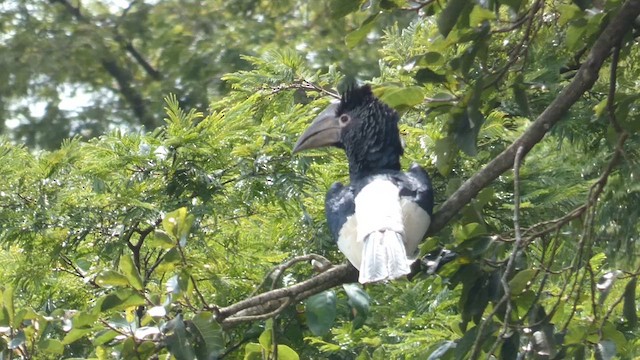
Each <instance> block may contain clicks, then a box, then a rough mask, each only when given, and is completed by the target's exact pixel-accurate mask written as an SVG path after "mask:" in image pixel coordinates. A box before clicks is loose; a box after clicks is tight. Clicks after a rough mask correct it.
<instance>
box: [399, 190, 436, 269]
mask: <svg viewBox="0 0 640 360" xmlns="http://www.w3.org/2000/svg"><path fill="white" fill-rule="evenodd" d="M400 203H401V204H402V223H403V224H404V233H405V238H404V239H405V240H404V243H405V244H404V246H405V248H406V249H407V257H408V258H409V259H410V260H415V259H416V258H417V257H418V245H420V242H421V241H422V237H423V236H424V234H426V233H427V230H428V229H429V225H430V224H431V217H430V216H429V214H428V213H427V212H426V211H424V209H422V208H421V207H420V205H418V204H416V203H415V202H413V201H411V200H409V199H406V198H401V200H400Z"/></svg>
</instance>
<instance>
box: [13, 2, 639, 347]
mask: <svg viewBox="0 0 640 360" xmlns="http://www.w3.org/2000/svg"><path fill="white" fill-rule="evenodd" d="M81 5H82V6H80V3H78V4H76V3H74V2H67V1H65V0H52V1H49V2H46V1H22V0H18V1H14V2H12V3H10V4H2V5H0V6H2V8H1V9H2V11H1V12H0V24H2V25H0V26H1V27H0V29H1V31H2V32H3V35H2V37H1V38H0V46H2V48H3V51H2V52H1V53H0V62H1V63H2V65H0V66H1V67H2V68H3V69H6V71H4V72H2V73H0V76H2V77H4V78H3V79H2V81H0V94H2V95H1V96H2V99H1V100H2V101H0V113H1V114H2V118H3V119H5V132H6V136H5V138H4V139H3V140H2V141H1V142H0V159H1V160H2V161H0V172H1V173H2V174H3V181H2V183H0V243H1V244H2V246H3V252H2V253H0V264H1V265H0V285H1V293H2V296H0V305H1V307H0V310H1V311H0V353H1V354H2V357H3V358H38V359H41V358H52V359H53V358H61V357H64V358H98V359H107V358H125V359H129V358H137V359H147V358H170V357H171V356H173V357H175V358H176V359H194V358H197V359H210V358H214V359H217V358H224V359H242V358H244V359H273V358H279V359H298V358H301V359H326V358H328V359H425V358H429V359H441V358H442V359H463V358H474V359H475V358H480V357H482V358H486V357H489V356H491V355H493V356H495V357H496V358H501V359H515V358H545V359H560V358H577V359H580V358H586V357H590V358H597V359H611V358H614V357H615V358H621V359H632V358H635V357H637V356H640V350H638V349H639V348H640V337H639V335H640V333H639V331H640V330H639V329H638V317H637V311H638V309H637V300H638V299H637V297H638V295H637V278H638V275H639V274H640V262H639V261H638V259H637V256H636V255H637V253H638V248H637V246H636V243H637V240H638V239H637V237H638V233H639V230H640V229H639V225H638V221H637V219H638V217H639V216H638V212H639V211H640V210H639V209H638V206H637V204H638V203H639V202H640V196H639V194H640V193H639V191H640V187H639V186H638V184H637V181H636V179H637V178H638V177H639V176H640V167H639V166H638V161H639V159H640V152H639V150H638V148H639V147H638V145H639V143H640V139H639V137H638V130H639V129H640V112H639V110H638V101H639V98H640V95H638V94H639V89H638V86H639V85H638V79H639V78H640V65H638V64H640V50H639V48H638V46H637V45H638V44H637V38H636V36H637V32H638V28H637V27H636V28H632V26H631V22H629V23H628V24H627V26H626V27H624V28H623V27H621V28H623V29H625V31H624V33H619V34H618V36H619V37H620V39H621V40H620V41H619V42H617V41H616V42H615V43H609V47H608V48H607V51H606V53H605V54H604V55H605V56H606V57H607V60H606V62H605V63H604V65H603V66H602V69H600V67H599V65H597V66H595V67H594V66H590V64H592V62H590V59H592V58H594V57H596V56H597V54H595V55H594V54H593V53H592V48H598V46H602V44H605V45H606V44H607V41H613V40H612V39H613V38H614V37H613V36H612V37H605V36H603V35H602V34H603V33H604V34H608V33H607V31H609V30H608V29H610V28H611V27H612V26H614V25H615V26H622V25H620V24H623V22H622V21H619V18H620V16H621V15H625V11H626V12H629V13H631V14H633V13H632V11H637V12H636V13H635V15H634V16H633V18H635V17H636V16H637V15H638V13H640V3H639V2H638V1H633V0H629V1H626V2H624V1H614V0H612V1H606V2H601V1H593V2H591V1H584V0H583V1H561V0H547V1H544V0H530V1H528V0H508V1H507V0H504V1H497V0H496V1H466V0H448V1H429V0H425V1H422V2H413V1H402V0H393V1H385V0H382V1H371V2H362V1H331V2H329V3H328V4H324V3H322V2H303V1H293V0H291V1H278V2H266V1H264V2H254V1H238V2H232V3H230V4H227V3H226V2H223V1H203V2H197V1H196V2H193V3H191V2H187V3H183V2H180V1H163V2H158V3H157V4H156V3H154V2H144V1H133V2H131V3H130V4H129V5H128V7H126V8H123V9H118V8H117V7H115V6H112V5H106V4H103V3H101V2H99V1H88V2H86V4H85V3H84V2H83V3H81ZM620 9H623V10H622V11H621V10H620ZM620 31H621V30H620ZM614 33H615V32H614ZM603 38H604V39H603ZM609 49H611V50H610V51H609ZM143 54H144V55H143ZM584 74H591V75H593V76H597V75H598V74H599V78H598V80H597V81H595V83H594V85H593V86H590V88H589V90H588V91H587V92H585V93H584V94H582V93H580V94H577V96H576V99H577V101H576V102H575V104H573V106H572V107H571V109H570V110H569V111H568V112H566V113H560V114H559V115H558V118H555V119H552V122H550V123H549V124H550V128H549V129H547V130H549V132H548V133H547V135H546V136H545V137H544V138H543V139H541V140H535V139H534V140H531V139H532V136H530V132H529V129H531V128H533V127H534V126H535V125H536V124H537V123H536V119H542V118H544V116H546V115H545V114H547V113H548V112H549V110H548V108H549V107H550V106H549V105H550V104H556V102H562V101H564V102H565V104H567V103H568V104H569V105H572V103H571V102H570V101H571V100H567V99H568V97H569V96H570V95H571V94H569V95H567V94H566V92H562V91H563V89H566V88H568V87H570V86H572V84H575V83H577V82H580V81H583V79H584ZM593 79H594V80H595V77H594V78H593ZM352 81H364V82H367V83H371V84H372V85H373V89H374V92H375V93H376V94H377V95H378V96H379V97H380V98H381V99H382V100H383V101H385V102H386V103H388V104H389V105H390V106H392V107H394V108H395V109H397V110H398V111H399V112H401V114H402V121H401V132H402V134H403V137H404V140H405V142H406V149H405V156H404V159H403V166H404V167H405V168H406V167H408V166H409V164H410V163H411V162H414V161H415V162H419V163H420V164H422V165H423V166H425V167H426V168H427V169H429V171H430V173H431V174H432V177H433V180H434V185H435V187H436V204H437V205H438V206H437V210H440V212H438V214H437V215H436V219H437V218H438V216H440V219H444V216H445V215H444V214H445V213H446V211H447V210H448V209H452V208H453V207H454V205H451V204H453V203H454V202H455V201H456V199H458V198H462V199H463V203H462V204H461V208H460V209H459V211H458V210H457V209H456V211H455V215H454V216H453V218H451V219H449V218H447V219H445V220H446V221H445V224H443V225H439V226H438V227H437V228H434V230H433V231H432V232H431V233H432V234H431V235H432V236H430V237H428V238H427V239H426V240H425V241H424V243H423V244H422V246H421V251H422V253H423V254H427V253H431V252H433V251H434V250H437V249H440V248H441V247H446V248H447V249H450V250H453V251H455V252H456V253H458V254H459V256H458V257H457V258H456V259H455V260H454V261H452V262H450V263H448V264H446V265H445V266H444V267H442V268H441V269H440V270H439V271H438V273H437V274H431V273H428V272H426V271H417V273H416V274H415V276H414V277H413V278H412V280H398V281H394V282H392V283H388V284H376V285H368V286H366V287H365V288H362V287H361V286H359V285H356V284H352V283H349V282H347V281H346V280H345V281H342V278H338V279H337V280H336V277H334V278H333V280H332V281H334V282H333V283H331V284H332V285H334V284H337V285H341V286H331V288H330V289H328V290H327V289H326V287H325V288H322V287H321V285H317V284H316V285H314V286H317V287H315V288H314V289H321V290H323V291H320V290H317V291H316V290H308V291H306V290H305V291H303V290H299V289H300V287H299V286H300V285H304V284H311V283H313V282H314V281H316V282H318V281H317V280H318V279H320V280H322V279H323V278H322V276H323V274H333V273H332V271H336V273H337V271H342V272H341V273H340V274H343V273H347V272H348V271H349V269H348V268H346V267H344V266H340V265H331V264H339V263H341V262H343V261H344V259H343V257H342V255H341V254H340V253H339V252H337V251H336V248H335V247H334V246H333V245H332V244H331V240H330V236H329V234H328V231H327V229H326V227H325V223H324V214H323V199H324V193H325V192H326V190H327V188H328V187H329V186H330V185H331V183H333V182H334V181H338V180H341V181H344V180H345V179H346V178H347V177H348V172H347V164H346V161H345V159H344V156H343V154H342V153H341V152H340V151H339V150H327V151H316V152H310V153H309V154H307V155H304V156H297V155H296V156H294V157H292V156H291V148H292V145H293V143H294V142H295V140H296V137H297V136H298V135H299V134H300V133H301V132H302V131H303V129H304V128H305V127H306V125H307V124H308V123H309V120H310V119H311V118H312V117H313V116H314V115H315V114H317V113H318V111H319V110H320V109H322V108H323V107H324V106H326V105H327V104H328V102H329V101H330V100H332V98H334V97H335V96H337V93H338V91H337V90H340V89H342V88H343V87H344V86H346V85H347V84H349V83H351V82H352ZM74 92H75V93H76V94H78V93H81V94H82V96H83V97H88V98H90V99H91V100H90V101H88V103H87V104H86V106H84V107H82V108H73V109H66V108H65V106H61V104H62V103H63V102H64V101H65V99H69V98H74V97H75V96H76V95H74ZM167 94H171V95H167ZM173 94H175V95H173ZM5 99H6V100H5ZM211 99H213V100H212V101H210V100H211ZM76 100H77V99H76ZM34 104H36V105H37V106H39V105H38V104H46V106H45V108H46V110H45V111H44V113H43V114H37V111H35V110H36V109H35V108H34ZM37 106H36V107H37ZM40 115H41V116H40ZM163 117H164V121H162V120H161V119H162V118H163ZM9 120H11V121H9ZM556 122H557V124H556ZM554 124H555V125H554ZM140 126H143V127H145V128H146V131H144V130H139V127H140ZM105 132H106V133H105ZM102 133H105V134H104V135H100V136H97V135H98V134H102ZM523 134H524V136H523ZM67 137H70V140H64V141H63V142H62V144H60V143H59V141H60V139H62V138H67ZM527 141H528V142H527ZM514 142H515V144H516V145H518V144H520V146H521V147H520V148H519V146H514V145H513V144H514ZM18 143H24V144H26V146H25V145H18ZM526 143H528V144H529V145H530V146H529V147H527V148H525V146H524V145H522V144H526ZM536 143H537V145H535V147H534V148H533V149H532V150H531V151H529V148H530V147H531V146H533V145H534V144H536ZM30 147H31V148H30ZM54 148H57V149H56V150H47V151H45V150H42V149H54ZM503 152H504V153H512V154H514V155H513V156H514V158H515V161H513V160H512V161H511V162H510V163H509V164H507V165H508V167H513V168H514V169H513V171H507V172H504V170H501V171H500V172H499V174H501V175H500V176H499V177H497V178H495V179H493V178H488V179H487V180H486V181H484V182H483V180H482V179H477V178H476V177H474V176H477V174H481V172H480V171H481V169H483V168H485V166H487V164H489V165H488V166H489V167H490V166H496V167H497V166H499V165H497V164H495V163H494V162H491V161H492V160H494V159H496V158H498V159H499V158H501V156H502V155H501V154H503ZM470 178H471V179H477V180H474V181H472V184H471V186H473V184H479V183H482V184H484V183H489V185H482V186H479V188H478V189H477V190H478V192H477V193H474V194H472V195H471V196H469V197H468V199H466V200H465V198H464V197H465V196H468V195H465V193H463V192H461V191H460V190H459V189H460V188H461V185H462V184H463V183H464V182H465V181H466V180H467V179H470ZM491 180H493V181H491ZM465 186H466V185H464V186H462V188H464V187H465ZM462 205H464V206H463V207H462ZM311 260H313V265H312V263H311ZM343 269H346V270H343ZM309 279H311V280H309ZM344 279H348V276H345V277H344ZM327 281H329V280H327ZM296 286H298V287H296ZM286 289H288V290H286ZM258 294H262V295H258ZM260 296H263V297H260ZM265 296H272V297H269V299H270V300H271V301H270V302H266V301H261V299H266V298H267V297H265ZM278 296H279V297H278ZM252 299H258V300H260V301H258V300H256V303H254V304H252V305H251V306H249V305H247V306H245V307H240V306H239V305H238V304H247V303H248V302H251V301H252Z"/></svg>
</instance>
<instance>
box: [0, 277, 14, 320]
mask: <svg viewBox="0 0 640 360" xmlns="http://www.w3.org/2000/svg"><path fill="white" fill-rule="evenodd" d="M13 291H14V289H13V286H11V285H6V286H5V287H4V289H3V290H2V301H3V305H4V306H3V310H2V312H3V313H4V312H5V310H6V315H7V317H8V319H9V323H13V318H14V316H15V309H14V307H13ZM3 315H4V314H3ZM3 317H4V316H3Z"/></svg>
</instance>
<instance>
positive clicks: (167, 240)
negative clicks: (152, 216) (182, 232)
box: [149, 230, 177, 249]
mask: <svg viewBox="0 0 640 360" xmlns="http://www.w3.org/2000/svg"><path fill="white" fill-rule="evenodd" d="M176 245H177V243H176V242H175V240H173V239H171V236H169V234H167V233H166V232H164V231H162V230H156V231H154V233H153V236H152V237H150V238H149V246H150V247H158V248H161V249H171V248H173V247H175V246H176Z"/></svg>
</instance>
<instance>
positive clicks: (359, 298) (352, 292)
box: [342, 284, 371, 329]
mask: <svg viewBox="0 0 640 360" xmlns="http://www.w3.org/2000/svg"><path fill="white" fill-rule="evenodd" d="M342 287H343V288H344V291H345V292H346V293H347V297H348V298H349V301H348V303H349V305H350V306H351V314H352V315H353V328H354V329H358V328H360V327H362V325H364V322H365V321H366V320H367V317H368V316H369V302H370V301H371V300H370V299H369V295H367V293H366V292H365V291H364V290H363V289H362V288H361V287H360V285H358V284H344V285H342Z"/></svg>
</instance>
